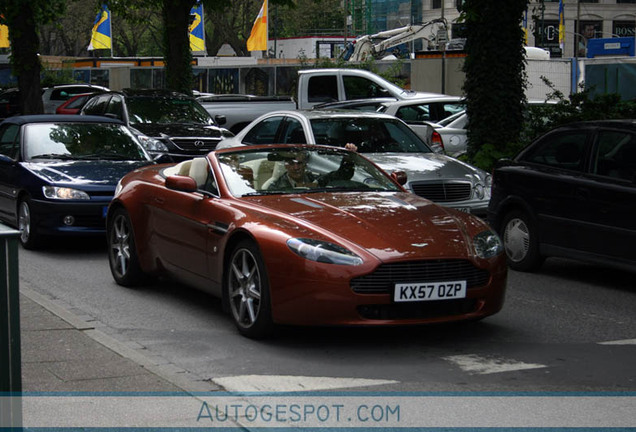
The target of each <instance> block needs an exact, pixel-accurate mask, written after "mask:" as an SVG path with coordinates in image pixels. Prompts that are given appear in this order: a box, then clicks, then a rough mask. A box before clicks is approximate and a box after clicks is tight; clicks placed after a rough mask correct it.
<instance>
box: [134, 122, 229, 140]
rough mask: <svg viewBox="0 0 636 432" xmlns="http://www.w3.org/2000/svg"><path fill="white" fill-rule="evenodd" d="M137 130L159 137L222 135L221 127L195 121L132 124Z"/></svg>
mask: <svg viewBox="0 0 636 432" xmlns="http://www.w3.org/2000/svg"><path fill="white" fill-rule="evenodd" d="M133 127H134V128H135V129H137V130H138V131H139V132H141V133H143V134H145V135H148V136H151V137H160V136H162V135H168V136H171V137H207V138H220V137H221V136H222V134H221V129H220V128H218V127H216V126H212V125H203V124H197V123H189V124H180V123H175V124H156V123H139V124H135V125H134V126H133Z"/></svg>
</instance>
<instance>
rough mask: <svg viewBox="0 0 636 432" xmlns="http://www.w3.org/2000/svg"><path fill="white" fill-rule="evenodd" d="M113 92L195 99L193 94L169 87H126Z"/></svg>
mask: <svg viewBox="0 0 636 432" xmlns="http://www.w3.org/2000/svg"><path fill="white" fill-rule="evenodd" d="M111 93H120V94H123V95H125V96H142V97H159V98H177V99H194V98H193V97H191V96H188V95H186V94H184V93H179V92H176V91H172V90H167V89H148V88H143V89H133V88H125V89H123V90H121V91H120V92H111Z"/></svg>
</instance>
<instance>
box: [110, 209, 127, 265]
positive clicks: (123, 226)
mask: <svg viewBox="0 0 636 432" xmlns="http://www.w3.org/2000/svg"><path fill="white" fill-rule="evenodd" d="M130 234H131V233H130V226H129V224H128V219H127V218H126V216H125V215H123V214H118V215H117V216H116V217H115V220H114V221H113V225H112V229H111V232H110V254H111V262H112V264H113V270H114V271H115V272H116V273H117V275H118V276H119V277H125V276H126V275H127V273H128V270H129V268H130V259H131V257H130V246H131V245H130V238H131V237H130Z"/></svg>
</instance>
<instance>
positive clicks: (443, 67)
mask: <svg viewBox="0 0 636 432" xmlns="http://www.w3.org/2000/svg"><path fill="white" fill-rule="evenodd" d="M444 2H445V0H442V23H443V22H444V6H445V5H444ZM447 30H448V29H447V28H446V25H444V31H447ZM442 94H446V41H444V42H443V43H442Z"/></svg>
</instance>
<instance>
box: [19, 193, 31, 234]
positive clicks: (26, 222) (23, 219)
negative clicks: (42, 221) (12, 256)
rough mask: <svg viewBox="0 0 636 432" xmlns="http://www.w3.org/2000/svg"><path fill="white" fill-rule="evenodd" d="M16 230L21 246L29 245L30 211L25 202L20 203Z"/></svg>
mask: <svg viewBox="0 0 636 432" xmlns="http://www.w3.org/2000/svg"><path fill="white" fill-rule="evenodd" d="M18 229H19V230H20V241H21V242H22V244H27V243H29V240H30V239H31V209H30V208H29V204H28V203H27V202H26V201H23V202H21V203H20V209H19V213H18Z"/></svg>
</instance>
